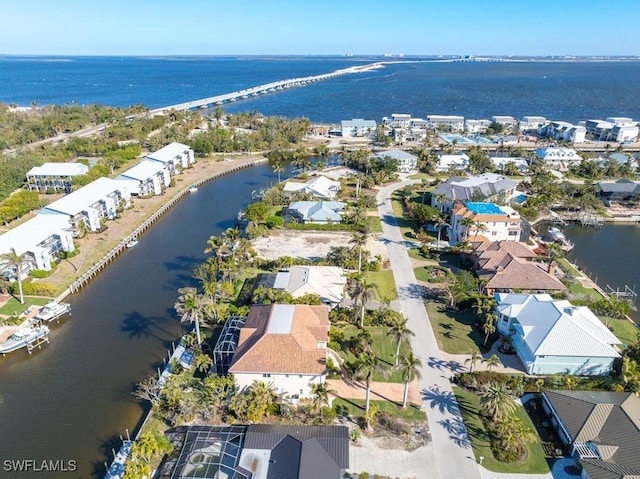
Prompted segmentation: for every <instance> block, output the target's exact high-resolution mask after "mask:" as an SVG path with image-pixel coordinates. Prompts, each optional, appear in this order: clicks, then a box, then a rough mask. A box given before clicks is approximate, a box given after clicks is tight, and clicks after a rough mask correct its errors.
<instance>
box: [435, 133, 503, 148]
mask: <svg viewBox="0 0 640 479" xmlns="http://www.w3.org/2000/svg"><path fill="white" fill-rule="evenodd" d="M438 136H440V138H442V139H443V140H444V141H446V142H447V143H453V142H454V141H455V142H456V143H457V144H458V145H477V144H480V143H493V142H492V141H491V140H489V139H488V138H484V137H482V136H479V135H469V136H463V135H452V134H445V135H438Z"/></svg>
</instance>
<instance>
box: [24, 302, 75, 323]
mask: <svg viewBox="0 0 640 479" xmlns="http://www.w3.org/2000/svg"><path fill="white" fill-rule="evenodd" d="M70 311H71V305H70V304H69V303H63V302H62V301H51V302H50V303H47V304H45V305H44V306H43V307H42V309H41V310H40V312H39V313H38V314H36V315H35V317H34V318H33V319H34V321H43V322H44V321H46V322H50V321H53V320H54V319H58V318H59V317H60V316H63V315H65V314H67V313H69V312H70Z"/></svg>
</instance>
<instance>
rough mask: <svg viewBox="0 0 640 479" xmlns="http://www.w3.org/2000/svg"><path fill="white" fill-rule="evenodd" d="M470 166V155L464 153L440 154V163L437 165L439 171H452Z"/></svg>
mask: <svg viewBox="0 0 640 479" xmlns="http://www.w3.org/2000/svg"><path fill="white" fill-rule="evenodd" d="M468 167H469V156H468V155H467V154H466V153H464V152H462V151H461V152H460V153H454V154H446V153H439V154H438V164H437V165H436V171H437V172H443V171H451V170H458V171H459V170H466V169H467V168H468Z"/></svg>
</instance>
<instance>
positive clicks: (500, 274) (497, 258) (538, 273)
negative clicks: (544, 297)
mask: <svg viewBox="0 0 640 479" xmlns="http://www.w3.org/2000/svg"><path fill="white" fill-rule="evenodd" d="M538 258H539V256H538V255H537V254H536V253H535V252H534V251H533V250H532V249H531V248H529V247H528V246H527V245H526V244H525V243H520V242H516V241H495V242H494V241H481V242H476V243H473V254H472V255H471V259H472V261H473V263H474V265H475V267H476V275H477V276H478V278H480V279H481V280H482V285H483V288H484V290H485V292H486V294H493V293H495V292H510V291H514V290H517V291H519V292H533V293H539V292H556V291H563V290H565V289H566V287H565V285H564V284H562V282H561V281H559V280H558V279H557V278H556V277H555V274H554V272H555V263H552V264H551V266H547V264H546V263H542V262H537V261H535V260H537V259H538Z"/></svg>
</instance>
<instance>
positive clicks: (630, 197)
mask: <svg viewBox="0 0 640 479" xmlns="http://www.w3.org/2000/svg"><path fill="white" fill-rule="evenodd" d="M595 186H596V188H597V189H598V194H599V195H600V198H602V199H603V200H605V201H640V181H631V180H628V179H626V178H622V179H620V180H616V181H600V182H598V183H596V184H595Z"/></svg>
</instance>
